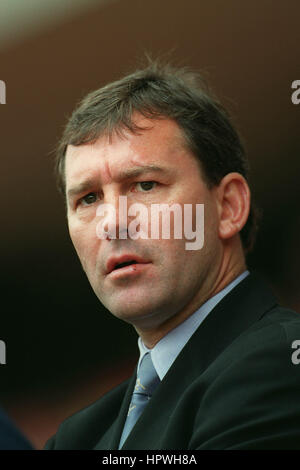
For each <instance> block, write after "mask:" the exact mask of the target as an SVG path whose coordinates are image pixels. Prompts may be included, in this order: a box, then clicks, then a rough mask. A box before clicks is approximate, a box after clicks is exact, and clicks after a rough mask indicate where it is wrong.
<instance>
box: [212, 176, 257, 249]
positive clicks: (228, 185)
mask: <svg viewBox="0 0 300 470" xmlns="http://www.w3.org/2000/svg"><path fill="white" fill-rule="evenodd" d="M217 194H218V210H219V237H220V238H221V239H223V240H225V239H228V238H231V237H233V236H234V235H235V234H237V233H238V232H240V231H241V230H242V228H243V227H244V225H245V223H246V222H247V219H248V215H249V211H250V198H251V195H250V189H249V186H248V183H247V181H246V180H245V178H244V177H243V176H242V175H241V174H240V173H228V174H227V175H226V176H224V178H223V179H222V180H221V182H220V184H219V186H218V187H217Z"/></svg>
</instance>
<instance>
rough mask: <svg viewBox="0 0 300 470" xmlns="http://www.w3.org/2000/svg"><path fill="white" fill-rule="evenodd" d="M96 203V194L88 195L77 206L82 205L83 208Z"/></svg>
mask: <svg viewBox="0 0 300 470" xmlns="http://www.w3.org/2000/svg"><path fill="white" fill-rule="evenodd" d="M96 201H97V194H96V193H88V194H86V195H85V196H83V197H82V198H81V199H80V200H79V204H82V203H83V205H84V206H90V205H91V204H93V203H94V202H96Z"/></svg>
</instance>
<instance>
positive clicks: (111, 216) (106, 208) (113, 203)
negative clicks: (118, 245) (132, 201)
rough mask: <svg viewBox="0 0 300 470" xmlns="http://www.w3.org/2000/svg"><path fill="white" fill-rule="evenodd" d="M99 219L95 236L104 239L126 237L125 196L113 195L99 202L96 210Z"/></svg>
mask: <svg viewBox="0 0 300 470" xmlns="http://www.w3.org/2000/svg"><path fill="white" fill-rule="evenodd" d="M96 216H97V218H99V221H98V222H97V226H96V233H97V237H98V238H100V239H104V240H114V239H126V238H127V237H128V216H127V196H114V197H111V198H110V199H109V200H106V202H105V203H103V204H100V205H99V206H98V208H97V212H96Z"/></svg>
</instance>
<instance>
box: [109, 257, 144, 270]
mask: <svg viewBox="0 0 300 470" xmlns="http://www.w3.org/2000/svg"><path fill="white" fill-rule="evenodd" d="M148 263H150V261H148V260H145V259H143V258H140V257H139V256H136V255H134V254H126V255H122V256H118V257H112V258H109V260H108V262H107V265H106V267H107V269H106V274H110V273H111V272H112V271H116V270H118V269H121V268H123V267H125V266H130V265H131V264H148Z"/></svg>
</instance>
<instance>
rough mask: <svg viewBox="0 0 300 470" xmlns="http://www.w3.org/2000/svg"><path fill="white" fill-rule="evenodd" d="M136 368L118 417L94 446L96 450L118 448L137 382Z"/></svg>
mask: <svg viewBox="0 0 300 470" xmlns="http://www.w3.org/2000/svg"><path fill="white" fill-rule="evenodd" d="M136 369H137V368H135V370H134V373H133V375H132V377H131V378H130V381H129V384H128V386H127V388H126V391H125V395H124V399H123V401H122V404H121V408H120V412H119V414H118V417H117V419H116V420H115V421H114V422H113V423H112V425H111V426H110V428H109V429H108V430H107V432H106V433H105V434H104V436H102V437H101V439H100V441H99V442H98V443H97V445H96V446H95V447H94V449H95V450H107V449H109V450H114V449H118V446H119V442H120V438H121V434H122V431H123V427H124V423H125V420H126V416H127V413H128V408H129V405H130V401H131V395H132V393H133V389H134V386H135V382H136Z"/></svg>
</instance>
